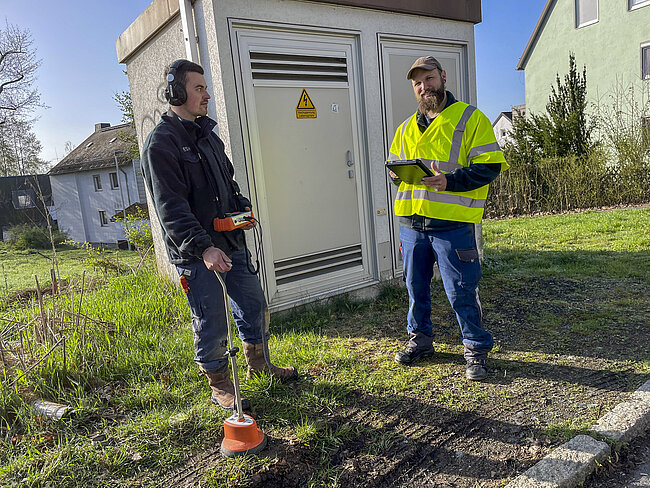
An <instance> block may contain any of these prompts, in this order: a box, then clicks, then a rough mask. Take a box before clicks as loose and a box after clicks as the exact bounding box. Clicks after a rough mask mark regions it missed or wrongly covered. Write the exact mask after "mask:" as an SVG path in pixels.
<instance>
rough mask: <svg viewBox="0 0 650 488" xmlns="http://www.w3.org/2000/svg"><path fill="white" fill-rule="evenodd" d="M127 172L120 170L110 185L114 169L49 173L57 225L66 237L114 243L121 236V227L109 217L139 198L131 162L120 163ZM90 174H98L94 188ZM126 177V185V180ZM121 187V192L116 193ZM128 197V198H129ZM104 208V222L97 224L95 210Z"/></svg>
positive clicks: (74, 239)
mask: <svg viewBox="0 0 650 488" xmlns="http://www.w3.org/2000/svg"><path fill="white" fill-rule="evenodd" d="M120 169H122V170H124V171H125V172H126V173H127V175H128V176H127V177H126V178H125V176H124V174H123V173H122V172H121V171H120V172H119V173H118V174H119V185H120V186H119V187H118V188H115V189H112V188H111V184H110V176H109V173H115V172H116V170H115V169H113V168H112V169H101V170H95V171H83V172H78V173H66V174H59V175H51V176H50V182H51V185H52V198H53V200H54V207H55V208H56V214H57V222H58V225H59V229H61V230H62V231H64V232H67V233H68V237H69V238H70V239H71V240H72V241H74V242H78V243H82V242H90V243H93V244H117V241H118V240H123V239H124V238H125V236H124V231H123V230H122V227H121V226H120V224H119V223H117V222H111V221H110V219H111V217H112V216H113V215H115V213H117V212H118V211H119V210H121V209H122V196H123V198H124V206H127V207H128V206H129V204H130V203H136V202H139V201H140V199H139V197H138V185H137V182H136V175H135V173H134V168H133V165H129V166H127V167H121V168H120ZM93 175H99V176H100V178H101V182H102V190H100V191H95V186H94V182H93ZM127 179H128V185H127V181H126V180H127ZM120 188H122V193H120ZM129 200H130V202H129ZM100 210H103V211H105V212H106V217H107V219H108V224H107V225H105V226H102V225H101V222H100V217H99V211H100Z"/></svg>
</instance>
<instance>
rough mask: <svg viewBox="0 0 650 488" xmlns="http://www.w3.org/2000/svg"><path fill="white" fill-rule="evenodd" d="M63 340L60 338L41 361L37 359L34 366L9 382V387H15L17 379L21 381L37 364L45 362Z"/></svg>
mask: <svg viewBox="0 0 650 488" xmlns="http://www.w3.org/2000/svg"><path fill="white" fill-rule="evenodd" d="M64 339H65V338H63V337H62V338H61V339H59V340H58V341H57V342H56V344H54V346H52V349H50V350H49V351H47V352H46V353H45V354H44V355H43V356H42V357H41V359H39V360H38V361H36V362H35V363H34V364H32V365H31V366H30V367H29V368H27V370H26V371H25V372H24V373H23V374H21V375H20V376H19V377H18V378H16V379H15V380H13V381H12V382H11V385H10V386H11V388H13V387H14V386H15V384H16V383H17V382H18V380H19V379H21V378H22V377H23V376H25V375H27V374H29V373H31V372H32V370H33V369H34V368H35V367H36V366H38V365H39V364H41V363H42V362H43V360H45V358H47V357H48V356H49V355H50V354H51V353H52V351H54V350H55V349H56V348H57V347H58V345H59V344H61V342H63V340H64Z"/></svg>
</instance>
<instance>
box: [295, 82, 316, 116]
mask: <svg viewBox="0 0 650 488" xmlns="http://www.w3.org/2000/svg"><path fill="white" fill-rule="evenodd" d="M296 118H297V119H315V118H316V106H315V105H314V102H312V101H311V98H309V94H308V93H307V90H305V89H304V88H303V89H302V93H301V94H300V98H299V99H298V105H296Z"/></svg>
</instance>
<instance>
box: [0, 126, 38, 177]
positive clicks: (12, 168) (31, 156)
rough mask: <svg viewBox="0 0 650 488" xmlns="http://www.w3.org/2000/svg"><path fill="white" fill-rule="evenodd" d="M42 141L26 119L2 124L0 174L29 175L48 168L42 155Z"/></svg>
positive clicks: (0, 134) (0, 128)
mask: <svg viewBox="0 0 650 488" xmlns="http://www.w3.org/2000/svg"><path fill="white" fill-rule="evenodd" d="M40 152H41V143H40V141H39V140H38V139H37V137H36V135H35V134H34V133H33V132H32V129H31V124H30V123H29V122H28V121H25V120H16V119H10V121H9V122H8V123H6V124H2V125H0V176H12V175H29V174H37V173H40V172H43V171H45V170H46V169H47V163H45V162H44V161H43V160H42V159H41V158H40V157H39V154H40Z"/></svg>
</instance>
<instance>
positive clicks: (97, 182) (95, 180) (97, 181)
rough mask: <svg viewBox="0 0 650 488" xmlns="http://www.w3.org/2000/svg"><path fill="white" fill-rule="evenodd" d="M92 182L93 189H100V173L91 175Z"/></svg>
mask: <svg viewBox="0 0 650 488" xmlns="http://www.w3.org/2000/svg"><path fill="white" fill-rule="evenodd" d="M93 183H94V184H95V191H100V190H101V189H102V178H101V176H100V175H93Z"/></svg>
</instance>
